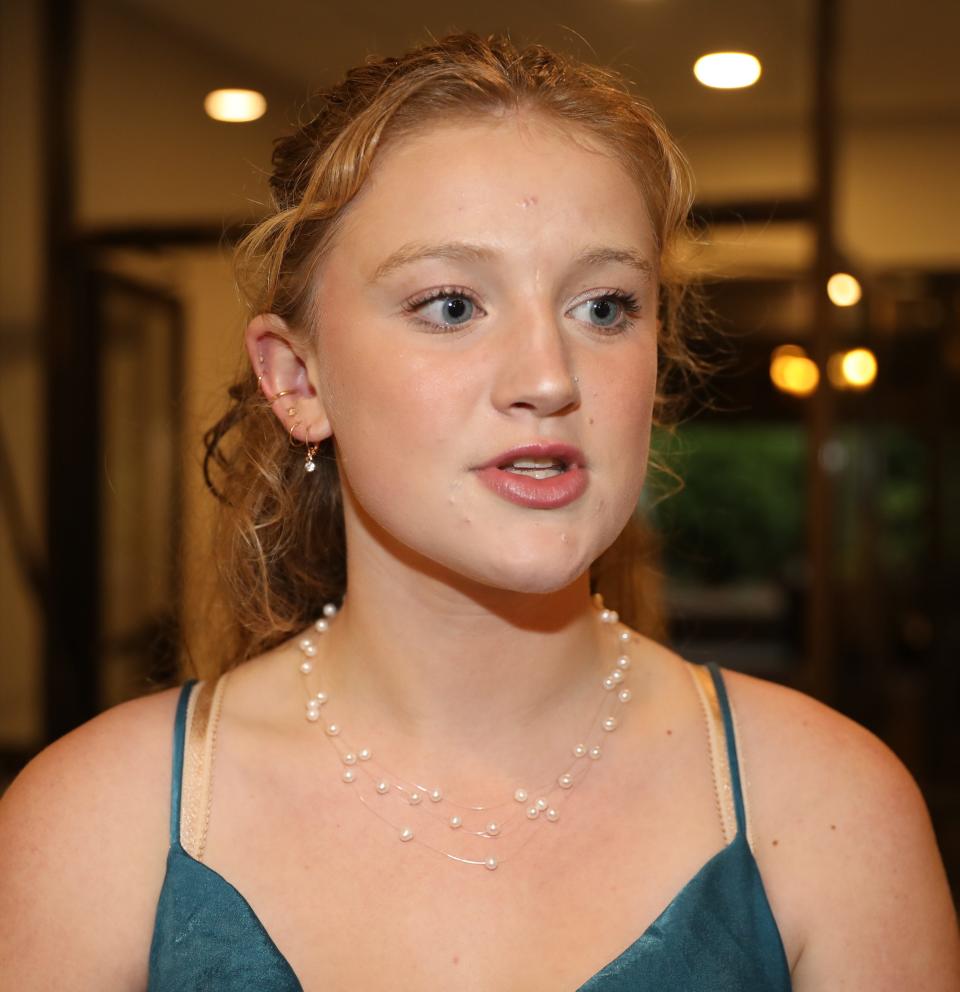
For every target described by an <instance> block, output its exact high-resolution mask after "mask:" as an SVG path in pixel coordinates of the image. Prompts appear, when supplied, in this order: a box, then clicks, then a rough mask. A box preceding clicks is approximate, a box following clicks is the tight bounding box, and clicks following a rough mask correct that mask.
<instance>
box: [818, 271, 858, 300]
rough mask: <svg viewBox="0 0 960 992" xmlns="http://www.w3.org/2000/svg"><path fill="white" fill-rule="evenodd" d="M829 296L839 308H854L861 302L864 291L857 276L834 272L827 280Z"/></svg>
mask: <svg viewBox="0 0 960 992" xmlns="http://www.w3.org/2000/svg"><path fill="white" fill-rule="evenodd" d="M827 296H829V297H830V302H831V303H832V304H833V305H834V306H837V307H852V306H853V305H854V304H855V303H859V302H860V297H861V296H863V290H862V289H861V288H860V283H859V282H857V279H856V277H855V276H852V275H850V273H849V272H834V274H833V275H832V276H830V278H829V279H828V280H827Z"/></svg>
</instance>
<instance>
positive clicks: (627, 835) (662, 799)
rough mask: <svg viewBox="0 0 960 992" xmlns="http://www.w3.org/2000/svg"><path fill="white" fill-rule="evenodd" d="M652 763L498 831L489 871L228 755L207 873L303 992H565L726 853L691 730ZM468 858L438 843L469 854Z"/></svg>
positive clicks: (324, 792)
mask: <svg viewBox="0 0 960 992" xmlns="http://www.w3.org/2000/svg"><path fill="white" fill-rule="evenodd" d="M640 753H646V754H649V753H650V749H649V747H648V748H647V749H646V751H644V752H640ZM653 758H655V759H656V760H648V761H647V762H646V763H645V764H644V766H642V767H641V766H640V765H639V764H636V763H635V764H634V765H633V766H631V765H630V763H629V761H628V762H626V763H622V764H621V766H620V767H619V769H618V770H617V771H616V772H614V771H611V772H609V773H608V774H606V775H605V774H603V773H599V774H596V775H594V776H593V778H592V779H591V780H589V781H587V782H585V783H584V784H583V786H582V787H580V788H578V790H574V791H573V792H571V795H570V797H569V801H568V802H567V803H566V805H565V808H564V812H563V816H562V818H561V821H559V822H557V823H549V822H547V821H545V820H540V821H538V822H536V823H533V824H526V823H520V824H518V825H517V827H516V829H515V830H514V831H512V832H511V833H510V835H509V836H508V835H507V832H506V831H504V834H503V836H502V837H501V838H498V840H497V842H496V843H497V844H498V845H499V846H498V849H497V854H498V857H500V862H501V863H500V866H499V867H498V868H497V869H496V870H495V871H488V870H487V869H485V868H483V867H482V866H478V865H467V864H462V863H459V862H456V861H453V860H450V859H449V858H447V857H444V856H443V855H442V854H440V853H437V852H436V851H434V850H431V849H429V848H427V847H425V846H423V845H422V844H420V843H418V842H410V843H402V842H400V841H399V840H398V838H397V833H396V830H395V828H394V827H393V826H391V825H388V824H387V823H385V822H383V821H382V820H381V819H380V818H378V817H377V816H376V815H374V814H373V813H372V812H371V811H370V809H369V808H368V807H365V805H364V804H363V803H362V802H360V801H358V798H357V797H356V796H355V795H353V794H352V793H351V791H350V790H349V789H344V788H342V787H341V786H340V783H336V782H334V783H332V787H331V786H329V785H326V784H324V785H322V786H318V787H316V788H312V789H304V788H302V787H301V788H298V787H297V786H296V782H297V781H302V778H299V777H291V778H288V777H285V776H278V775H277V774H276V769H275V766H271V765H270V764H269V762H267V763H263V764H257V763H256V762H253V761H247V762H236V761H232V760H231V759H230V758H226V759H223V760H221V763H220V764H219V765H218V772H217V777H216V790H215V796H214V798H215V802H214V803H213V807H212V808H213V815H212V817H211V821H210V825H209V836H208V844H207V850H206V854H205V856H204V861H205V863H206V864H208V865H209V866H210V867H212V868H214V869H215V870H216V871H218V872H219V873H220V874H221V875H223V876H224V877H225V878H226V879H228V880H229V881H230V882H231V883H232V884H233V885H234V886H235V887H236V888H237V889H238V890H239V891H240V892H241V893H242V894H243V895H244V896H245V897H246V899H247V900H248V902H249V903H250V905H251V906H252V908H253V910H254V912H255V913H256V915H257V917H258V918H259V920H260V922H261V923H262V924H263V926H264V928H265V929H266V930H267V932H268V933H269V935H270V936H271V937H272V939H273V940H274V942H275V943H276V945H277V947H278V948H279V950H280V952H281V953H282V954H283V955H284V957H285V958H286V959H287V961H288V962H289V963H290V965H291V967H292V968H293V970H294V971H295V973H296V974H297V976H298V978H299V979H300V981H301V983H302V985H303V987H304V989H306V990H307V992H312V990H315V989H316V990H319V989H323V990H325V992H328V990H336V989H356V988H370V989H374V988H391V989H397V990H401V992H403V990H409V992H424V990H427V989H436V988H443V987H448V986H451V985H452V986H454V987H456V988H460V989H468V990H469V989H477V990H481V989H482V990H484V992H490V990H501V989H502V990H505V992H506V990H514V989H517V988H523V989H524V990H529V992H539V990H544V992H546V990H551V992H556V990H558V989H569V990H571V992H572V990H574V989H577V988H579V987H580V985H582V984H583V983H584V982H585V981H586V980H587V979H589V978H590V977H592V976H593V975H594V974H595V973H596V972H598V971H599V970H601V969H602V968H603V967H604V966H605V965H606V964H608V963H609V962H611V961H612V960H614V959H615V958H617V957H618V956H619V955H620V954H621V953H622V952H623V951H624V950H625V949H626V948H627V947H628V946H630V945H631V944H632V943H633V942H634V941H635V940H636V939H637V938H638V937H639V936H640V935H641V934H642V933H643V932H644V931H645V930H646V929H647V927H648V926H649V924H650V923H651V922H652V921H653V920H655V919H656V918H657V917H658V916H659V915H660V913H661V912H662V911H663V910H664V909H665V908H666V907H667V906H668V905H669V904H670V903H671V902H672V901H673V900H674V899H675V897H676V896H677V895H678V893H679V892H680V891H681V890H682V889H683V888H684V886H685V885H686V884H687V882H689V881H690V879H691V878H693V877H694V876H695V875H696V874H697V872H698V871H699V869H700V868H701V867H702V866H703V865H704V864H705V863H706V862H707V861H708V860H709V859H710V858H711V857H712V856H714V855H715V854H716V853H717V852H718V851H720V850H721V848H722V847H723V846H724V843H725V839H724V837H723V834H722V831H721V825H720V820H719V818H718V816H717V814H716V806H715V799H714V790H713V782H712V778H711V774H710V770H709V765H708V763H707V762H706V761H705V760H704V756H703V750H702V742H701V741H700V740H699V739H698V738H697V736H696V734H695V732H693V729H692V728H691V733H690V734H688V735H684V734H682V733H680V734H677V735H676V737H675V739H674V740H671V741H670V743H669V745H664V750H663V752H662V753H658V754H656V755H654V756H653ZM681 783H682V784H681ZM429 839H430V840H433V839H435V838H434V837H432V836H431V837H430V838H429ZM501 842H502V843H501ZM488 843H489V842H488ZM521 843H522V846H521V847H519V849H517V848H518V845H520V844H521ZM465 847H466V845H464V844H462V843H460V844H456V843H453V842H448V843H447V844H446V845H445V848H446V849H447V850H449V851H451V852H452V853H457V854H463V855H465V856H475V855H471V854H470V853H468V852H467V850H465ZM485 849H486V848H484V847H483V846H482V845H481V846H480V848H479V850H481V851H483V850H485ZM477 850H478V848H477V847H476V845H475V846H474V847H473V851H474V852H475V851H477ZM787 940H788V938H787V936H786V935H785V942H787ZM789 953H790V948H789V946H788V954H789ZM790 960H792V958H791V959H790Z"/></svg>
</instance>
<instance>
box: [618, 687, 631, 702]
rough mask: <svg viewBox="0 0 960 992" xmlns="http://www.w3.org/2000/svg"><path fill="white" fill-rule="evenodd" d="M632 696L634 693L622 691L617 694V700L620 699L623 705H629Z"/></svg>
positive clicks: (626, 690) (627, 690)
mask: <svg viewBox="0 0 960 992" xmlns="http://www.w3.org/2000/svg"><path fill="white" fill-rule="evenodd" d="M632 696H633V693H632V692H631V691H630V690H629V689H621V690H620V691H619V692H618V693H617V699H619V700H620V702H621V703H629V702H630V699H631V697H632Z"/></svg>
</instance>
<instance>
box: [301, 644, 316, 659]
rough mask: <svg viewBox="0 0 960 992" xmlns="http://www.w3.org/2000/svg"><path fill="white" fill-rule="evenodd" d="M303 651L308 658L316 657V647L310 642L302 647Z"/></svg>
mask: <svg viewBox="0 0 960 992" xmlns="http://www.w3.org/2000/svg"><path fill="white" fill-rule="evenodd" d="M303 653H304V654H305V655H306V656H307V657H308V658H316V656H317V649H316V648H315V647H314V646H313V645H312V644H308V645H307V647H305V648H304V649H303Z"/></svg>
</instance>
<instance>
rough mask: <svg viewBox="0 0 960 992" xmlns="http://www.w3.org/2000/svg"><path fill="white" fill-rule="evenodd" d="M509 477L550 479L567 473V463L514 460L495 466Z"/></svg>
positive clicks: (554, 460) (535, 459) (529, 459)
mask: <svg viewBox="0 0 960 992" xmlns="http://www.w3.org/2000/svg"><path fill="white" fill-rule="evenodd" d="M497 467H498V468H499V469H500V470H501V471H502V472H509V473H510V474H511V475H525V476H526V477H527V478H529V479H552V478H553V477H554V476H557V475H563V473H564V472H566V471H567V468H568V466H567V463H566V462H565V461H563V459H560V458H515V459H514V460H513V461H510V462H506V463H505V464H503V465H499V466H497Z"/></svg>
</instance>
